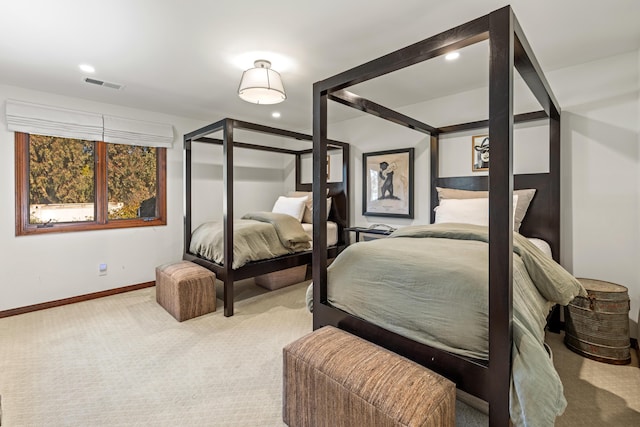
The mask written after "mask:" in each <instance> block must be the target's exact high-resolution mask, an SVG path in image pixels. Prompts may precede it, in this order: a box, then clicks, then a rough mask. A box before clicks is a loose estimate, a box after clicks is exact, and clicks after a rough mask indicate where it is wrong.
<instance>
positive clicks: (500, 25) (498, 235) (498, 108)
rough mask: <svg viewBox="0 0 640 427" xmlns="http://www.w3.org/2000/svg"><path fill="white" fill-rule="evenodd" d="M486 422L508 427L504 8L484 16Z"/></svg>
mask: <svg viewBox="0 0 640 427" xmlns="http://www.w3.org/2000/svg"><path fill="white" fill-rule="evenodd" d="M489 49H490V55H489V135H490V136H491V160H492V161H491V168H489V211H490V212H491V215H490V216H489V316H490V322H489V377H490V378H491V380H490V381H489V423H490V425H491V426H504V427H507V426H508V425H509V419H510V417H509V389H510V384H511V343H512V338H513V325H512V310H513V307H512V303H513V289H512V286H513V257H512V253H513V226H512V220H513V152H512V151H513V63H514V59H513V56H514V30H513V14H512V11H511V8H510V7H508V6H507V7H504V8H502V9H499V10H497V11H495V12H493V13H491V14H490V16H489Z"/></svg>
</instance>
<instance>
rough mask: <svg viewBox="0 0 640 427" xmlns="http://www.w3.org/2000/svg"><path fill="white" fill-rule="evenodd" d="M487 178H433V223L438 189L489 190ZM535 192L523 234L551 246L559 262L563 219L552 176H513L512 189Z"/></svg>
mask: <svg viewBox="0 0 640 427" xmlns="http://www.w3.org/2000/svg"><path fill="white" fill-rule="evenodd" d="M488 178H489V177H488V176H486V175H485V176H462V177H446V178H443V177H437V178H433V177H432V185H431V215H432V216H431V222H433V220H434V216H435V214H434V212H433V209H434V208H435V207H436V206H437V205H438V195H437V191H436V187H447V188H458V189H461V190H475V191H478V190H487V188H488V187H489V179H488ZM526 188H535V189H536V194H535V196H534V197H533V199H532V200H531V204H530V205H529V209H528V210H527V214H526V216H525V217H524V220H523V221H522V225H521V227H520V234H522V235H523V236H526V237H535V238H538V239H542V240H545V241H546V242H547V243H549V246H551V252H552V254H553V258H554V259H555V260H556V261H558V259H559V255H560V218H559V207H558V206H554V205H555V204H557V202H554V200H556V194H555V191H556V188H557V186H555V185H553V181H552V177H551V174H549V173H539V174H521V175H514V176H513V189H514V190H521V189H526Z"/></svg>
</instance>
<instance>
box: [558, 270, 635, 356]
mask: <svg viewBox="0 0 640 427" xmlns="http://www.w3.org/2000/svg"><path fill="white" fill-rule="evenodd" d="M578 281H579V282H580V283H581V284H582V286H584V288H585V289H586V290H587V294H588V295H587V296H586V297H581V296H578V297H576V298H574V299H573V301H571V302H570V303H569V305H567V306H566V307H565V337H564V343H565V345H566V346H567V347H568V348H569V349H570V350H572V351H574V352H576V353H578V354H580V355H582V356H585V357H588V358H590V359H594V360H597V361H599V362H604V363H611V364H614V365H626V364H628V363H630V362H631V351H630V338H629V308H630V300H629V293H628V289H627V288H626V287H624V286H622V285H618V284H615V283H611V282H605V281H602V280H595V279H585V278H579V279H578Z"/></svg>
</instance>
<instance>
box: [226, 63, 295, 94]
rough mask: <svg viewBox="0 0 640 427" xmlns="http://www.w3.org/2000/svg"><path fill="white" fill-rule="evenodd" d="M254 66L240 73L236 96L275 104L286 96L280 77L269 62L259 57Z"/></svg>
mask: <svg viewBox="0 0 640 427" xmlns="http://www.w3.org/2000/svg"><path fill="white" fill-rule="evenodd" d="M253 65H254V68H250V69H248V70H246V71H245V72H244V73H242V79H241V80H240V86H239V87H238V96H239V97H240V98H241V99H243V100H245V101H247V102H251V103H254V104H277V103H279V102H282V101H284V100H285V99H286V98H287V95H286V93H285V92H284V86H283V84H282V78H281V77H280V74H279V73H278V72H277V71H274V70H272V69H271V62H269V61H266V60H264V59H259V60H257V61H255V62H254V64H253Z"/></svg>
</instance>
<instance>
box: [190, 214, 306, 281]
mask: <svg viewBox="0 0 640 427" xmlns="http://www.w3.org/2000/svg"><path fill="white" fill-rule="evenodd" d="M309 240H310V239H309V236H308V235H307V234H306V233H305V231H304V229H303V228H302V225H301V224H300V222H299V221H298V220H297V219H296V218H294V217H292V216H290V215H285V214H279V213H272V212H253V213H249V214H246V215H245V216H244V217H242V219H236V220H234V222H233V263H232V266H233V268H234V269H236V268H239V267H242V266H243V265H245V264H246V263H248V262H250V261H259V260H263V259H270V258H275V257H278V256H282V255H287V254H291V253H295V252H300V251H305V250H308V249H309V248H310V247H311V244H310V243H309ZM189 251H190V252H191V253H193V254H195V255H199V256H201V257H203V258H207V259H209V260H212V261H214V262H216V263H219V264H222V263H223V262H224V224H223V222H222V221H209V222H205V223H203V224H201V225H200V226H198V228H196V229H195V230H194V232H193V234H192V235H191V245H190V246H189Z"/></svg>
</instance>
